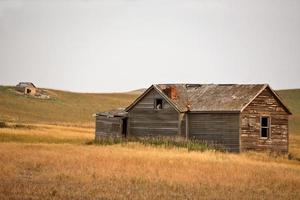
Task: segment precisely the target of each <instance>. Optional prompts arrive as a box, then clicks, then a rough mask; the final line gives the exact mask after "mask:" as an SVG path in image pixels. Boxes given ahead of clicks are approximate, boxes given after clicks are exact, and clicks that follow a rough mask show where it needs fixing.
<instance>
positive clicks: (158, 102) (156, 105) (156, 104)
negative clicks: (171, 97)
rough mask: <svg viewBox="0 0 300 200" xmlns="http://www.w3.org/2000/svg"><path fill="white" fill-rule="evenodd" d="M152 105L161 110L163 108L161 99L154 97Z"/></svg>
mask: <svg viewBox="0 0 300 200" xmlns="http://www.w3.org/2000/svg"><path fill="white" fill-rule="evenodd" d="M154 106H155V107H154V109H156V110H161V109H162V108H163V100H162V99H155V102H154Z"/></svg>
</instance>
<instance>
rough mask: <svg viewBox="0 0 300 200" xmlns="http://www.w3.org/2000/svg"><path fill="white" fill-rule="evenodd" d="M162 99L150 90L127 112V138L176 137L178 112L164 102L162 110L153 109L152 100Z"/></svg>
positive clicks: (154, 91) (153, 90)
mask: <svg viewBox="0 0 300 200" xmlns="http://www.w3.org/2000/svg"><path fill="white" fill-rule="evenodd" d="M155 98H162V97H161V96H160V94H159V93H158V92H157V91H156V90H155V89H152V90H151V91H150V92H149V93H148V94H147V95H146V96H144V98H143V99H142V100H140V102H138V103H137V104H136V105H135V106H134V107H133V108H132V109H131V110H130V111H129V112H128V132H129V133H128V135H129V136H158V135H160V136H176V135H178V127H179V123H178V119H179V116H178V112H177V111H176V110H175V109H174V108H173V107H172V106H171V105H170V104H169V103H168V102H167V101H165V100H163V109H162V110H155V109H154V99H155Z"/></svg>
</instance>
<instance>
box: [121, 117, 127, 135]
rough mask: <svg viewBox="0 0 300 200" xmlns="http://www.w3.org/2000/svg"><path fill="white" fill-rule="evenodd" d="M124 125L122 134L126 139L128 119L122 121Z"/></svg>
mask: <svg viewBox="0 0 300 200" xmlns="http://www.w3.org/2000/svg"><path fill="white" fill-rule="evenodd" d="M122 121H123V124H122V134H123V136H124V137H126V136H127V118H124V119H122Z"/></svg>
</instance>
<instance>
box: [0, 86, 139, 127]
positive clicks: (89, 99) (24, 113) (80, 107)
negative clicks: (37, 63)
mask: <svg viewBox="0 0 300 200" xmlns="http://www.w3.org/2000/svg"><path fill="white" fill-rule="evenodd" d="M44 90H45V91H46V92H47V94H48V95H49V96H50V99H39V98H35V97H31V96H27V95H22V94H19V93H17V92H16V91H15V90H14V87H8V86H0V120H2V121H8V122H19V123H49V124H61V123H70V124H78V123H80V124H93V123H94V119H93V116H92V115H93V114H94V113H96V112H99V111H107V110H111V109H116V108H120V107H126V106H127V105H128V104H130V102H132V101H133V100H134V99H135V98H136V97H137V96H138V95H139V93H137V92H132V93H131V92H127V93H103V94H94V93H75V92H66V91H59V90H51V89H44Z"/></svg>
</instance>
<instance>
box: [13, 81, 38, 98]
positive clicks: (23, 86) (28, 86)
mask: <svg viewBox="0 0 300 200" xmlns="http://www.w3.org/2000/svg"><path fill="white" fill-rule="evenodd" d="M16 90H17V91H19V92H22V93H24V94H30V95H35V94H36V93H37V88H36V87H35V85H34V84H33V83H31V82H20V83H19V84H18V85H16Z"/></svg>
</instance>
